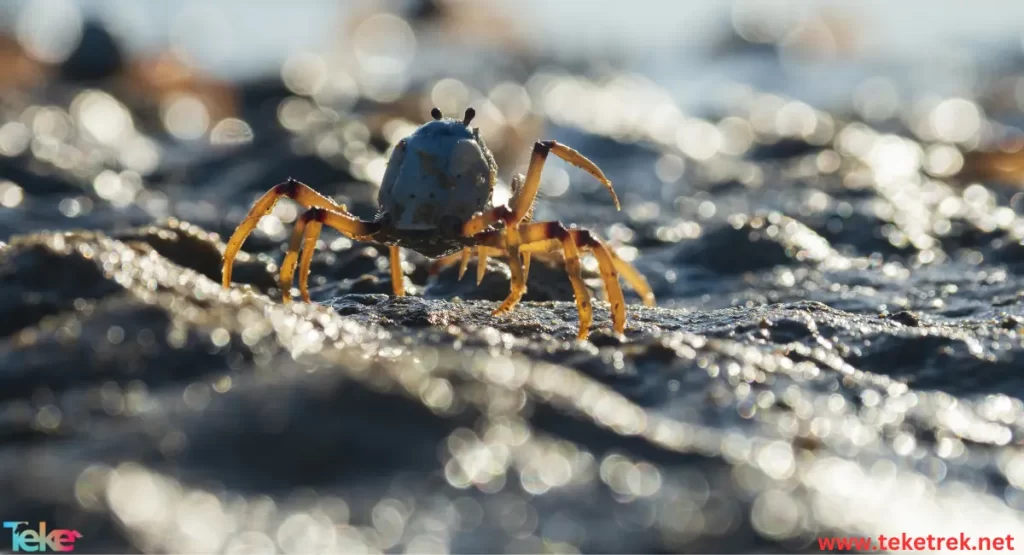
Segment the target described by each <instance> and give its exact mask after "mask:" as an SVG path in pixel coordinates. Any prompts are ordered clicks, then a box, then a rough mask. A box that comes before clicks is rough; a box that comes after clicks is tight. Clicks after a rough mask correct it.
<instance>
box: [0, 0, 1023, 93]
mask: <svg viewBox="0 0 1024 555" xmlns="http://www.w3.org/2000/svg"><path fill="white" fill-rule="evenodd" d="M411 4H412V2H410V1H408V0H405V1H403V0H392V1H386V2H371V1H368V0H356V1H354V2H330V1H325V0H295V1H293V2H289V3H287V4H284V3H269V2H263V3H250V2H247V1H245V0H223V1H220V2H216V3H204V2H196V1H192V2H166V1H158V2H145V3H142V2H120V1H117V0H7V1H6V2H4V3H3V4H2V5H0V31H8V32H10V31H18V34H19V36H26V35H28V34H31V35H40V34H45V35H46V36H47V37H49V38H48V39H46V40H49V41H51V44H50V45H49V48H52V49H53V50H54V51H57V52H59V51H61V50H63V49H68V50H69V49H70V48H71V47H72V46H73V45H70V44H68V42H69V41H73V40H74V39H75V36H76V33H75V32H74V28H75V27H76V26H78V25H80V24H81V21H82V19H83V18H88V17H90V16H92V17H95V18H97V19H98V20H100V21H101V22H102V23H104V25H105V26H107V27H108V28H109V29H111V30H113V31H114V32H115V34H117V35H118V38H119V39H121V40H122V41H123V44H124V46H126V47H127V48H128V50H129V51H130V52H132V53H137V54H152V53H155V52H159V51H162V50H165V49H168V48H172V49H176V50H179V51H180V52H185V53H188V54H189V56H190V58H191V60H192V61H193V62H194V63H195V64H196V66H198V67H199V68H201V69H203V70H205V71H207V72H209V73H211V74H213V75H216V76H218V77H221V78H227V79H237V78H244V77H250V76H253V75H256V74H260V73H268V72H275V71H276V69H277V68H278V67H280V64H281V63H282V62H283V61H284V60H285V59H286V58H287V57H288V55H289V54H290V53H292V52H295V51H300V50H314V51H319V50H325V49H330V48H331V47H332V46H336V44H337V41H338V40H339V38H340V36H341V35H342V34H343V29H344V27H345V25H347V24H348V23H349V22H350V20H351V18H352V17H353V16H358V14H360V13H368V12H372V11H387V10H398V11H400V10H402V9H403V8H406V7H408V6H410V5H411ZM441 4H445V5H448V6H450V7H451V9H454V10H457V9H464V8H468V7H471V6H470V3H469V2H467V1H466V0H448V1H446V2H441ZM462 5H464V6H462ZM472 9H474V10H483V9H486V10H493V11H494V13H495V15H496V16H498V17H500V18H502V19H504V20H506V21H508V22H510V23H511V24H512V25H514V26H516V29H515V32H516V33H517V34H518V35H520V36H521V37H522V39H523V40H525V41H529V42H530V43H531V45H533V46H535V47H537V48H538V49H541V50H551V51H554V52H558V53H561V54H563V55H566V56H569V57H572V56H583V55H587V56H592V55H593V54H595V52H596V53H605V54H609V55H613V57H615V58H619V59H622V60H624V61H628V62H629V64H628V65H630V66H636V65H637V62H640V64H639V65H640V67H641V68H643V66H644V65H647V66H654V68H650V67H649V68H648V69H657V66H658V65H659V64H660V63H666V62H667V61H671V63H678V61H679V60H680V58H684V59H685V58H686V57H688V54H689V55H690V56H689V57H700V56H703V55H706V54H707V52H708V50H710V49H713V48H714V47H715V46H716V42H717V41H719V40H720V39H721V38H722V36H723V34H724V33H725V32H726V31H727V30H728V26H729V25H730V22H731V23H732V25H733V27H734V28H735V29H736V30H738V31H740V32H741V33H742V32H743V29H744V26H745V25H746V26H747V27H749V24H750V23H751V22H757V23H758V24H761V25H763V27H764V29H762V31H763V30H765V29H766V30H768V31H769V32H771V30H777V31H778V32H779V33H782V34H785V33H789V32H793V31H794V29H797V30H798V31H802V32H812V33H813V32H816V31H819V30H820V29H814V26H815V25H817V24H819V23H820V22H821V21H822V19H824V20H825V21H826V22H829V21H832V22H835V21H841V22H842V23H843V24H846V25H850V26H851V27H852V28H853V29H852V30H853V31H855V34H856V38H855V40H852V41H850V43H849V44H845V45H843V46H844V47H845V50H844V52H843V54H844V55H846V56H849V57H854V58H860V59H863V60H865V61H878V60H890V61H891V60H892V59H893V58H894V57H895V58H897V59H900V60H904V61H920V60H921V59H922V58H924V59H938V60H942V59H948V58H951V57H962V56H964V55H965V54H966V53H968V52H977V51H979V50H985V49H988V48H996V49H1004V50H1005V49H1007V48H1012V47H1013V46H1017V47H1024V23H1021V22H1022V21H1024V3H1019V2H1011V1H1000V0H986V1H981V2H971V3H970V4H961V3H950V4H947V5H943V6H937V5H936V4H935V3H934V2H930V1H928V0H906V1H901V2H886V1H885V0H865V1H861V2H856V3H846V2H837V1H815V0H791V1H786V0H732V1H714V2H675V1H672V0H631V1H629V2H623V1H621V0H597V1H593V2H588V3H586V5H583V4H582V3H574V2H561V3H550V2H545V1H543V0H523V1H521V2H515V3H514V5H513V3H509V2H501V1H485V2H478V3H476V4H475V5H473V6H472ZM798 28H799V29H798ZM797 34H799V33H797ZM744 38H755V40H756V37H749V36H748V37H744ZM763 38H764V39H766V41H765V42H769V41H770V42H778V39H779V38H780V37H763ZM833 38H834V37H833ZM36 40H38V36H37V39H36ZM832 46H834V45H832ZM822 48H823V50H822V51H823V53H825V54H828V51H829V50H830V46H829V45H827V44H826V45H822Z"/></svg>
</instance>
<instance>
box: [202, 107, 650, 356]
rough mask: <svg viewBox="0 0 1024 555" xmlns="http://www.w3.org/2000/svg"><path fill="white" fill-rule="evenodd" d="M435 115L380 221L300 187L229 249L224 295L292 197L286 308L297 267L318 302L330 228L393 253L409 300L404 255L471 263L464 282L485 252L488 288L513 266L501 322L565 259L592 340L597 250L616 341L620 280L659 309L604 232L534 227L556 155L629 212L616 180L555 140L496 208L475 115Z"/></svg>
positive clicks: (582, 335) (265, 203) (584, 331)
mask: <svg viewBox="0 0 1024 555" xmlns="http://www.w3.org/2000/svg"><path fill="white" fill-rule="evenodd" d="M431 115H432V116H433V118H434V121H430V122H427V123H425V124H423V125H422V126H420V127H419V128H418V129H416V131H415V132H413V133H412V135H409V136H408V137H406V138H405V139H402V140H401V141H399V142H398V144H397V145H395V148H394V151H393V152H392V154H391V158H390V159H389V160H388V164H387V169H386V170H385V172H384V178H383V180H382V182H381V187H380V193H379V195H378V197H377V202H378V204H379V206H380V212H379V213H378V214H377V216H376V218H375V219H374V220H372V221H367V220H361V219H359V218H357V217H355V216H353V215H352V214H350V213H349V212H348V210H347V208H346V207H345V205H341V204H337V203H336V202H334V201H333V200H332V199H330V198H328V197H325V196H323V195H321V194H320V193H318V192H316V191H314V190H313V189H311V188H310V187H309V186H308V185H305V184H303V183H300V182H298V181H296V180H294V179H288V180H286V181H284V182H283V183H280V184H278V185H275V186H274V187H273V188H271V189H270V190H269V191H267V192H266V194H264V195H263V196H262V197H260V198H259V200H257V201H256V203H255V204H254V205H253V207H252V209H251V210H250V211H249V214H248V215H247V216H246V217H245V219H244V220H242V223H241V224H239V226H238V228H237V229H236V230H235V232H234V233H233V234H232V235H231V239H230V240H228V243H227V248H226V249H225V251H224V268H223V274H222V275H223V285H224V287H225V288H227V287H230V285H231V269H232V264H233V262H234V260H235V257H236V256H237V255H238V251H239V250H240V249H241V247H242V243H243V242H245V239H246V238H247V237H248V236H249V234H250V233H252V230H253V229H254V228H255V227H256V224H257V223H258V222H259V220H260V218H262V217H263V216H266V215H267V214H269V213H270V211H271V210H272V209H273V208H274V204H275V203H276V202H277V201H278V199H280V198H282V197H288V198H290V199H292V200H294V201H296V202H297V203H299V204H300V205H302V207H303V208H305V209H306V211H305V212H304V213H303V214H302V215H301V216H300V217H299V218H298V220H297V221H296V223H295V229H294V231H293V233H292V238H291V244H290V245H289V247H288V252H287V254H286V255H285V257H284V261H283V262H282V264H281V276H280V287H281V294H282V297H283V300H284V301H285V302H288V301H289V300H290V291H291V285H292V278H293V276H294V275H295V268H296V265H298V267H299V291H300V293H301V294H302V298H303V300H305V301H306V302H309V289H308V285H307V281H308V279H309V268H310V264H311V263H312V260H313V251H314V249H315V247H316V242H317V239H318V237H319V236H320V229H321V227H322V226H324V225H326V226H329V227H332V228H334V229H336V230H338V231H339V232H341V233H342V234H343V235H345V236H347V237H349V238H351V239H353V240H356V241H371V242H376V243H382V244H386V245H388V246H389V250H390V262H391V283H392V288H393V291H394V294H395V295H396V296H403V295H405V284H404V281H403V280H404V275H403V273H402V258H401V256H402V255H401V250H400V249H401V247H405V248H408V249H412V250H414V251H416V252H419V253H421V254H423V255H424V256H427V257H429V258H441V263H442V264H448V263H452V262H454V261H455V260H457V259H458V258H459V257H461V261H462V264H461V267H460V272H459V277H460V278H461V277H462V275H463V273H465V270H466V266H467V264H468V262H469V258H470V255H471V249H474V248H475V249H476V254H477V257H478V268H479V271H478V282H479V278H480V277H482V275H481V274H482V273H483V271H484V269H485V268H486V257H487V256H502V255H504V256H506V257H507V258H508V266H509V269H510V270H511V274H512V283H511V291H510V292H509V295H508V297H507V298H506V299H505V301H504V302H502V303H501V305H500V306H499V307H498V308H497V309H496V310H495V311H494V313H493V314H494V315H499V314H503V313H506V312H509V311H511V310H512V309H513V308H515V306H516V305H517V304H518V303H519V300H520V299H521V298H522V297H523V294H524V293H526V277H527V274H528V272H529V265H530V254H531V253H548V252H554V251H558V250H561V251H562V253H563V255H564V259H565V269H566V272H567V273H568V275H569V281H570V282H571V284H572V289H573V293H574V294H575V296H576V308H577V309H578V311H579V334H578V337H579V339H581V340H583V339H586V338H587V336H588V335H589V333H590V324H591V322H592V321H593V307H592V306H591V301H590V293H589V291H588V290H587V288H586V286H585V285H584V283H583V277H582V270H581V264H580V253H581V252H588V251H589V252H591V253H592V254H593V255H594V256H595V257H596V258H597V263H598V268H599V270H600V274H601V278H602V280H603V281H604V286H605V291H606V294H607V298H608V301H609V303H610V304H611V316H612V327H613V328H614V330H615V332H616V333H618V334H622V333H623V332H624V331H625V328H626V301H625V298H624V297H623V295H622V288H621V287H620V286H619V279H618V278H619V275H622V276H623V277H624V278H625V279H626V281H627V282H628V283H629V284H630V286H631V287H632V288H633V289H634V290H635V291H636V292H637V293H638V294H639V295H640V297H641V299H642V300H643V302H644V304H646V305H647V306H653V305H654V294H653V293H652V291H651V288H650V286H649V285H648V283H647V280H646V279H644V277H643V275H642V274H640V272H639V271H637V269H636V268H634V267H633V266H632V265H631V264H629V263H628V262H626V261H624V260H622V259H621V258H620V257H619V256H618V255H617V254H615V251H613V250H612V249H610V248H609V247H608V246H607V245H606V244H605V243H604V242H603V241H601V240H600V239H598V237H597V236H596V235H594V233H592V232H590V231H588V230H586V229H577V228H575V227H572V228H566V227H565V226H564V225H562V224H561V223H560V222H556V221H552V222H533V221H531V220H532V212H533V203H534V200H535V199H536V197H537V190H538V188H539V187H540V175H541V170H542V169H543V168H544V162H545V161H546V160H547V156H548V154H549V153H553V154H555V155H556V156H558V157H559V158H561V159H563V160H565V161H567V162H569V163H570V164H573V165H575V166H577V167H579V168H581V169H583V170H584V171H586V172H587V173H589V174H590V175H592V176H594V177H595V178H597V179H598V180H599V181H600V182H601V183H603V184H604V186H605V187H606V188H607V189H608V191H609V192H610V193H611V195H612V200H613V201H614V202H615V207H616V208H620V206H619V199H618V197H617V196H616V195H615V190H614V189H613V188H612V183H611V181H609V180H608V178H607V177H605V176H604V173H603V172H602V171H601V170H600V169H599V168H598V167H597V165H595V164H594V163H593V162H591V161H590V160H588V159H587V158H586V157H585V156H583V155H582V154H580V153H579V152H577V151H575V150H573V149H572V148H569V147H567V146H565V145H562V144H559V143H557V142H555V141H551V140H547V141H539V142H537V143H535V144H534V146H533V154H532V155H531V157H530V165H529V168H528V169H527V171H526V176H525V177H524V176H523V175H522V174H517V175H516V176H515V177H514V178H513V180H512V184H511V189H512V196H511V198H510V203H509V204H510V206H509V205H504V204H503V205H500V206H493V203H492V201H491V195H492V193H493V191H494V184H495V179H496V175H497V170H498V168H497V165H496V164H495V162H494V157H493V156H492V155H491V152H490V151H489V150H488V149H487V146H485V145H484V141H483V139H481V137H480V131H479V129H478V128H475V127H473V128H471V127H470V126H469V125H470V122H471V121H472V120H473V117H474V115H475V111H474V110H473V109H472V108H469V109H467V110H466V113H465V117H464V118H463V119H462V120H461V121H460V120H458V119H453V118H445V117H443V116H442V114H441V111H440V110H438V109H437V108H434V109H433V110H432V111H431ZM300 248H301V251H302V256H301V258H300V256H299V251H300ZM459 251H461V253H460V252H459Z"/></svg>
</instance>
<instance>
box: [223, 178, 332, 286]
mask: <svg viewBox="0 0 1024 555" xmlns="http://www.w3.org/2000/svg"><path fill="white" fill-rule="evenodd" d="M282 197H288V198H290V199H292V200H294V201H295V202H297V203H299V204H300V205H302V207H303V208H313V207H316V208H324V209H328V210H335V211H338V212H343V213H345V212H347V210H346V208H345V206H342V205H339V204H338V203H336V202H334V201H333V200H331V199H330V198H328V197H325V196H323V195H321V194H320V193H318V192H316V191H314V190H313V189H312V188H310V187H309V185H306V184H305V183H301V182H299V181H296V180H294V179H291V178H288V179H287V180H285V181H283V182H281V183H278V184H277V185H275V186H273V187H271V188H270V190H269V191H267V192H266V193H265V194H264V195H263V196H262V197H260V198H259V200H257V201H256V203H255V204H253V206H252V208H251V209H250V210H249V214H248V215H247V216H246V217H245V219H243V220H242V223H240V224H239V225H238V228H237V229H235V232H234V233H232V234H231V238H230V239H228V243H227V247H225V249H224V266H223V268H222V270H221V284H222V285H223V286H224V287H228V286H230V285H231V270H232V266H233V264H234V262H235V257H236V256H238V251H240V250H241V249H242V243H245V240H246V239H247V238H248V237H249V234H251V233H252V230H253V229H255V228H256V224H258V223H259V222H260V218H262V217H263V216H266V215H267V214H270V211H271V210H273V209H274V205H275V204H277V201H278V200H280V199H281V198H282Z"/></svg>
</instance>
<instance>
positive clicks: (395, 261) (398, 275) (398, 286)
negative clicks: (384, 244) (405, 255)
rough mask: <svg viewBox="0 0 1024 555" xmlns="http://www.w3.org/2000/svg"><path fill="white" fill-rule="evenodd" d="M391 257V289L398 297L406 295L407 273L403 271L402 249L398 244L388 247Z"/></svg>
mask: <svg viewBox="0 0 1024 555" xmlns="http://www.w3.org/2000/svg"><path fill="white" fill-rule="evenodd" d="M388 250H389V251H390V253H389V254H390V258H391V291H392V292H393V293H394V294H395V296H396V297H404V296H405V274H404V273H403V272H402V249H401V247H399V246H398V245H391V246H390V247H388Z"/></svg>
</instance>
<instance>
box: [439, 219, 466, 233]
mask: <svg viewBox="0 0 1024 555" xmlns="http://www.w3.org/2000/svg"><path fill="white" fill-rule="evenodd" d="M437 229H438V231H440V232H441V233H443V234H444V235H448V236H451V237H457V236H459V235H460V234H461V233H462V220H459V219H458V218H456V217H455V216H452V215H451V214H448V215H445V216H442V217H441V221H439V222H438V223H437Z"/></svg>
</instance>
